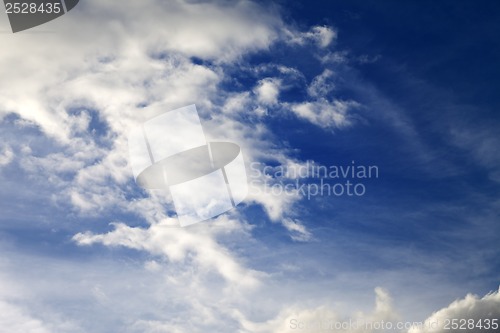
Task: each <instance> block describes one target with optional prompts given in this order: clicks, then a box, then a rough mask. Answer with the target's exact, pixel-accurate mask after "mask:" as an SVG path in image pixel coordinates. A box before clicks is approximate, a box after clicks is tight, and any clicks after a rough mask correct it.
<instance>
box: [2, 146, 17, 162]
mask: <svg viewBox="0 0 500 333" xmlns="http://www.w3.org/2000/svg"><path fill="white" fill-rule="evenodd" d="M13 159H14V152H13V151H12V149H11V147H9V146H7V145H3V147H0V166H4V165H7V164H10V162H12V160H13Z"/></svg>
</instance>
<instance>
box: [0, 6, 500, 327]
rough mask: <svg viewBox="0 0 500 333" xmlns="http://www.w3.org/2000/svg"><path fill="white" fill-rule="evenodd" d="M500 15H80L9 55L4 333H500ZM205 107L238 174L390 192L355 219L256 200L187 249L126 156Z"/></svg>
mask: <svg viewBox="0 0 500 333" xmlns="http://www.w3.org/2000/svg"><path fill="white" fill-rule="evenodd" d="M499 15H500V5H498V4H496V3H495V2H493V1H480V2H472V1H466V2H456V1H440V2H432V1H423V2H420V1H419V2H406V3H401V2H398V1H383V2H381V1H330V2H326V1H307V2H305V1H277V2H269V1H258V2H249V1H241V2H235V3H228V2H224V1H220V2H219V1H213V2H205V1H196V2H192V1H180V0H179V1H171V2H166V1H163V2H162V1H142V2H140V3H137V2H134V1H122V2H120V7H119V8H118V7H116V5H115V4H113V2H112V1H87V2H84V3H81V4H79V5H78V6H77V7H75V9H74V10H72V12H71V13H68V14H67V15H64V16H63V17H61V18H59V19H57V20H54V21H52V22H50V23H47V24H45V25H43V26H40V27H37V28H35V29H33V30H30V31H26V32H22V33H18V34H10V33H2V34H1V35H0V39H1V43H2V45H5V47H2V51H0V70H1V72H0V73H1V74H2V75H0V77H1V78H0V131H1V132H0V133H1V136H2V142H1V143H0V183H1V184H2V187H1V189H0V200H1V201H0V202H1V204H0V205H1V206H0V207H1V210H2V217H1V218H0V249H1V250H2V256H1V257H0V313H1V314H0V327H4V328H6V329H8V331H9V332H23V333H24V332H38V333H40V332H112V331H123V332H207V331H218V332H280V333H283V332H298V331H300V332H312V331H314V330H313V329H312V328H310V329H306V328H305V329H301V330H297V329H295V330H293V329H292V328H291V327H290V322H291V320H292V319H295V320H300V321H303V322H312V323H314V322H318V321H321V320H333V321H337V322H341V321H346V320H348V319H349V318H355V319H358V320H363V321H368V322H380V321H382V320H384V321H386V322H387V321H393V322H397V321H402V322H405V321H412V322H413V321H422V322H423V321H424V320H426V319H428V320H433V319H437V320H439V321H440V323H443V322H444V320H445V319H447V318H457V317H459V318H476V319H479V318H486V317H488V316H489V317H490V318H493V317H495V316H496V318H499V315H500V312H499V310H498V309H500V306H499V303H500V296H499V294H498V292H495V291H496V290H498V286H499V281H500V263H499V259H498V258H499V254H500V253H499V248H498V245H497V244H498V242H499V238H500V227H499V223H498V216H499V209H500V200H499V195H498V194H499V186H500V154H498V147H500V136H499V135H498V127H499V125H500V119H499V117H498V112H497V109H498V107H499V106H500V97H499V96H498V94H497V93H496V92H497V90H498V86H499V85H500V82H498V80H499V77H500V65H499V64H498V61H497V59H499V58H500V54H499V53H500V43H499V41H498V38H497V36H496V35H497V31H498V29H499V25H500V20H499ZM0 24H1V26H0V30H1V31H8V29H9V26H8V22H7V18H6V16H5V17H4V16H2V17H1V18H0ZM18 59H21V60H18ZM190 104H196V105H197V108H198V112H199V114H200V116H201V119H202V124H203V126H204V130H205V132H206V135H207V136H208V138H209V139H210V140H214V141H217V140H223V141H231V142H236V143H238V144H239V145H240V146H241V147H242V151H243V154H244V156H245V159H246V162H247V171H248V170H250V166H251V165H252V163H257V164H258V165H260V166H266V165H267V166H269V167H280V166H282V167H287V168H289V169H290V170H291V169H293V168H299V167H301V166H304V165H307V163H308V161H309V162H314V163H315V164H316V165H322V166H327V167H328V166H348V165H352V164H355V165H364V166H370V165H374V166H377V167H378V170H379V176H378V177H377V178H372V179H362V180H359V179H358V180H353V181H360V182H362V184H363V185H364V186H365V188H366V192H365V193H364V195H362V196H347V195H342V196H326V195H323V196H313V197H311V198H307V196H303V195H300V194H293V195H289V194H285V193H280V194H270V193H265V192H262V191H263V190H265V188H263V187H259V186H260V185H257V187H255V188H252V189H251V190H253V191H251V193H249V195H248V196H247V199H246V200H245V202H244V203H243V204H241V205H239V206H238V207H237V209H234V210H232V211H230V212H228V213H227V214H223V215H221V216H219V217H218V218H216V219H213V220H211V221H206V222H203V223H200V224H197V225H194V226H191V227H187V228H180V227H178V222H177V219H176V216H175V207H174V206H173V204H172V200H171V197H170V196H169V194H168V193H165V192H162V191H148V190H143V189H141V188H139V187H138V186H137V185H136V184H135V183H134V179H133V175H132V170H131V168H130V166H129V160H128V149H127V140H126V138H127V133H128V131H129V130H130V128H132V127H133V126H135V125H137V124H140V123H142V122H144V121H145V120H147V119H150V118H151V117H153V116H154V115H155V111H154V110H155V108H158V106H160V108H161V109H162V110H164V111H169V110H173V109H176V108H179V107H183V106H186V105H190ZM268 170H270V169H268ZM251 180H252V179H251ZM253 180H255V179H253ZM257 180H258V181H261V182H262V181H264V180H266V181H267V182H268V184H274V185H276V186H279V185H280V184H284V183H293V182H294V181H295V179H293V177H282V178H279V177H270V178H269V177H268V178H265V177H260V178H258V179H257ZM300 181H304V182H306V183H307V184H314V183H317V182H318V181H319V180H318V179H305V180H304V179H301V180H300ZM326 181H327V182H329V184H335V183H336V182H337V180H332V179H330V180H326ZM339 181H340V182H341V181H342V179H341V180H339ZM260 184H261V185H262V183H260ZM466 295H468V296H466ZM474 295H479V296H474ZM337 331H339V332H370V330H366V329H365V330H354V329H351V330H337ZM387 331H397V332H409V333H417V332H418V333H422V332H429V331H430V330H429V329H428V328H425V327H424V328H413V329H411V330H408V329H400V330H387ZM441 331H443V330H442V327H441V328H440V330H439V332H441Z"/></svg>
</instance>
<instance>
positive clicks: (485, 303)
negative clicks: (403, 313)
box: [408, 291, 500, 333]
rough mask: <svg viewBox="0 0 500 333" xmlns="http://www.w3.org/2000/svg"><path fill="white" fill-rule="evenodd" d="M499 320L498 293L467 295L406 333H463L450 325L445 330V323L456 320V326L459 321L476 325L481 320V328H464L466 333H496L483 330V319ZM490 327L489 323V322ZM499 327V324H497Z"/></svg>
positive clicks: (499, 299)
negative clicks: (471, 322) (469, 321)
mask: <svg viewBox="0 0 500 333" xmlns="http://www.w3.org/2000/svg"><path fill="white" fill-rule="evenodd" d="M495 318H496V319H497V322H498V320H499V318H500V292H498V291H496V292H493V293H490V294H488V295H486V296H484V297H483V298H479V297H478V296H477V295H472V294H468V295H467V296H465V298H463V299H460V300H456V301H454V302H453V303H451V304H450V305H448V306H447V307H445V308H443V309H441V310H439V311H436V312H435V313H433V314H432V315H431V316H430V317H429V318H427V319H426V320H425V323H424V325H422V326H421V327H413V328H411V329H410V330H409V331H408V333H428V332H429V333H430V332H433V333H440V332H442V333H444V332H463V331H464V329H453V328H452V327H451V324H450V323H449V324H448V326H449V327H448V328H445V324H446V321H447V320H448V321H449V320H451V319H457V320H458V322H457V323H458V324H459V325H461V324H462V323H460V320H461V319H462V320H464V319H465V320H466V321H467V320H472V321H473V322H474V324H477V323H479V322H480V320H481V324H482V325H483V328H479V327H475V326H474V327H473V328H470V327H467V326H465V327H466V331H467V332H477V333H479V332H493V331H497V330H495V329H493V327H491V329H490V330H487V329H485V327H484V325H485V319H495ZM490 325H491V321H490ZM498 325H500V323H498Z"/></svg>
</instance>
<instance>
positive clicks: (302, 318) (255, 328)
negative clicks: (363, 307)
mask: <svg viewBox="0 0 500 333" xmlns="http://www.w3.org/2000/svg"><path fill="white" fill-rule="evenodd" d="M375 295H376V297H375V306H374V308H373V309H372V310H371V312H368V313H365V312H362V311H359V312H357V313H353V314H351V315H348V314H345V313H342V312H341V311H339V310H338V309H336V308H335V307H333V306H331V305H320V306H317V307H314V308H304V307H301V306H298V305H291V306H289V307H286V308H285V309H283V310H282V311H281V312H280V313H279V314H278V315H277V316H276V317H275V318H273V319H270V320H268V321H266V322H255V321H251V320H248V319H247V318H245V317H244V316H243V315H242V314H241V313H239V312H237V311H235V316H236V317H237V318H239V320H240V323H241V326H242V328H243V329H244V332H266V333H267V332H275V333H289V332H298V331H300V332H304V333H313V332H321V331H328V332H345V333H370V332H374V331H376V329H373V327H376V326H375V325H378V324H380V323H382V322H393V321H396V320H398V319H399V315H398V314H397V312H396V311H395V309H394V307H393V305H392V299H391V297H390V295H389V293H388V292H387V291H386V290H384V289H383V288H380V287H377V288H376V289H375Z"/></svg>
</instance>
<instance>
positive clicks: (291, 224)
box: [283, 218, 312, 242]
mask: <svg viewBox="0 0 500 333" xmlns="http://www.w3.org/2000/svg"><path fill="white" fill-rule="evenodd" d="M283 225H284V226H285V228H287V229H288V230H289V231H290V232H291V235H290V237H291V238H292V239H293V240H294V241H299V242H306V241H310V240H311V239H312V234H311V232H309V231H308V230H307V229H306V227H305V226H304V225H303V224H302V223H301V222H300V221H298V220H293V219H290V218H285V219H283Z"/></svg>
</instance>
